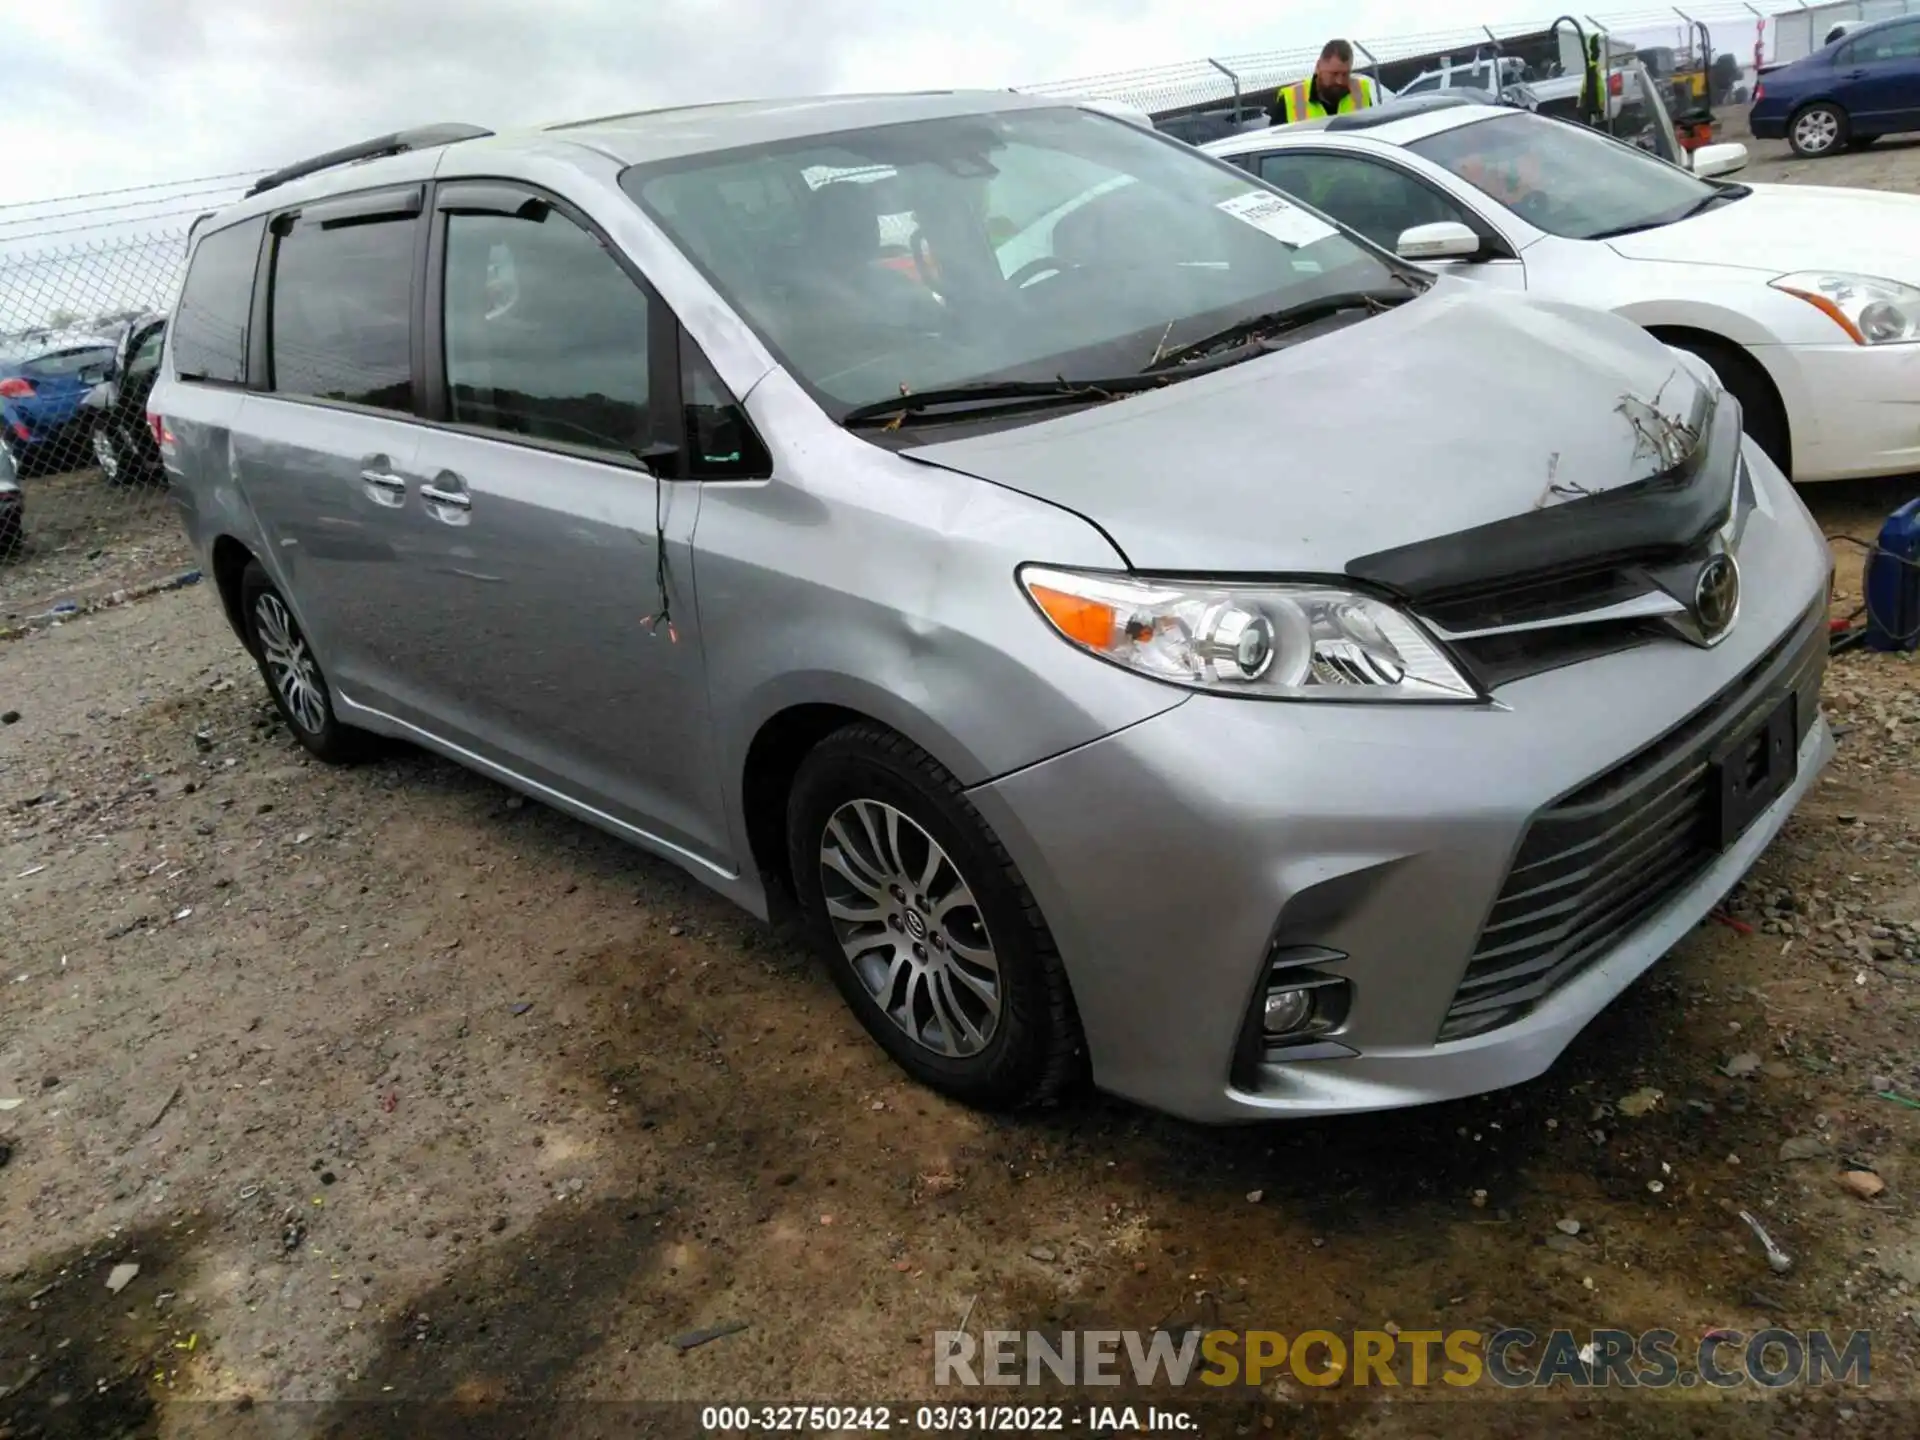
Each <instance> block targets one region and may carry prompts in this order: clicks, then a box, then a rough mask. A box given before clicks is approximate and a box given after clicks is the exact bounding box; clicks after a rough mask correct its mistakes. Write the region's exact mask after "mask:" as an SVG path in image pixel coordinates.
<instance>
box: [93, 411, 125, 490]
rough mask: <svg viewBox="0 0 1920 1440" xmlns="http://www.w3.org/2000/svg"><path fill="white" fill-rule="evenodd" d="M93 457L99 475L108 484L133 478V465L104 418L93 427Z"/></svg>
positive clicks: (119, 483) (123, 483)
mask: <svg viewBox="0 0 1920 1440" xmlns="http://www.w3.org/2000/svg"><path fill="white" fill-rule="evenodd" d="M93 458H94V460H95V461H96V462H98V464H99V466H100V477H101V478H102V479H103V480H105V481H106V482H107V484H109V485H125V484H126V483H127V482H128V481H129V480H130V479H132V478H133V466H132V464H131V463H130V462H129V461H128V459H127V455H126V452H125V451H123V450H122V449H121V448H120V442H119V441H118V440H116V439H114V436H113V429H112V427H111V426H109V425H108V424H107V423H106V422H105V421H104V420H103V421H101V422H100V423H99V424H98V425H95V426H94V427H93Z"/></svg>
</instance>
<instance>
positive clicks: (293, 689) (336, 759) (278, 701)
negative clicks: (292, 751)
mask: <svg viewBox="0 0 1920 1440" xmlns="http://www.w3.org/2000/svg"><path fill="white" fill-rule="evenodd" d="M240 614H241V616H242V618H243V619H244V620H245V622H246V629H247V648H248V649H249V650H251V651H252V652H253V659H254V663H255V664H256V665H258V666H259V667H260V677H261V678H262V679H263V680H265V681H266V682H267V693H268V694H269V695H271V696H272V697H273V706H274V709H276V710H278V711H279V712H280V718H281V719H282V720H284V721H286V722H287V728H288V729H290V730H292V731H293V736H294V738H295V739H296V740H298V741H299V742H300V743H301V744H302V745H303V746H305V747H306V749H307V752H308V753H309V754H311V755H312V756H313V757H314V758H315V759H317V760H324V761H325V762H326V763H327V764H329V765H346V764H351V763H352V762H354V761H356V760H362V759H365V758H366V756H367V755H368V754H369V753H370V751H371V749H372V738H373V737H372V736H370V735H368V734H367V732H366V731H364V730H356V729H354V728H353V727H352V726H351V725H343V724H341V723H340V720H339V718H338V717H337V716H335V715H334V713H333V691H332V690H331V689H330V688H329V687H328V685H327V677H326V676H325V674H323V673H322V672H321V669H320V662H319V661H318V660H317V659H315V658H314V654H313V647H312V646H311V645H309V644H308V643H307V637H306V634H305V632H303V631H302V630H301V629H300V622H299V621H298V620H296V619H295V618H294V614H293V607H292V606H290V605H288V604H287V602H286V599H285V598H284V597H283V596H282V595H281V594H280V592H279V591H278V590H276V589H275V588H274V586H273V582H272V581H271V580H269V579H268V578H267V572H266V571H265V570H264V569H262V568H261V565H260V562H259V561H258V560H249V561H248V562H247V568H246V569H245V571H243V572H242V573H241V576H240Z"/></svg>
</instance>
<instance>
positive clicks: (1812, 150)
mask: <svg viewBox="0 0 1920 1440" xmlns="http://www.w3.org/2000/svg"><path fill="white" fill-rule="evenodd" d="M1793 138H1794V140H1795V142H1796V143H1797V144H1798V145H1799V146H1800V148H1801V149H1802V150H1803V151H1805V152H1806V153H1807V154H1809V155H1818V154H1820V153H1822V152H1824V151H1827V150H1831V149H1832V148H1833V147H1834V144H1835V142H1836V141H1838V140H1839V138H1840V122H1839V121H1838V120H1837V119H1836V118H1835V117H1834V114H1833V112H1832V111H1831V110H1809V111H1808V112H1807V113H1806V114H1805V115H1802V116H1801V117H1800V118H1799V119H1798V120H1796V121H1794V122H1793Z"/></svg>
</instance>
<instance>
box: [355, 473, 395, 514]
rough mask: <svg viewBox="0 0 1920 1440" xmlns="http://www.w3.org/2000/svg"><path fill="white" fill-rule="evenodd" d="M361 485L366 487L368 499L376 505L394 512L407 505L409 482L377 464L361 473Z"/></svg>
mask: <svg viewBox="0 0 1920 1440" xmlns="http://www.w3.org/2000/svg"><path fill="white" fill-rule="evenodd" d="M360 483H361V484H362V485H364V486H365V487H366V491H367V498H368V499H370V500H372V501H373V503H374V504H376V505H384V506H386V507H387V508H388V509H390V510H392V509H398V508H399V507H400V506H402V505H404V504H406V503H407V482H406V481H405V480H403V479H402V478H401V477H400V476H398V475H395V474H393V473H392V472H391V471H389V470H386V469H383V468H381V467H380V466H379V465H377V464H372V465H368V466H367V468H366V469H364V470H362V471H361V472H360Z"/></svg>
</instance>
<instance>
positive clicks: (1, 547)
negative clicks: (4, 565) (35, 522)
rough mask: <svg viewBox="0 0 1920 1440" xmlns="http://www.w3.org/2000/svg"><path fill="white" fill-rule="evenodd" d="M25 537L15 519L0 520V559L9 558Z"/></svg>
mask: <svg viewBox="0 0 1920 1440" xmlns="http://www.w3.org/2000/svg"><path fill="white" fill-rule="evenodd" d="M25 538H26V536H25V533H24V532H23V531H22V529H21V526H20V522H19V521H18V520H17V519H10V520H4V521H0V560H11V559H12V558H13V556H14V553H15V552H16V551H18V550H19V549H20V548H21V542H22V541H23V540H24V539H25Z"/></svg>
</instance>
